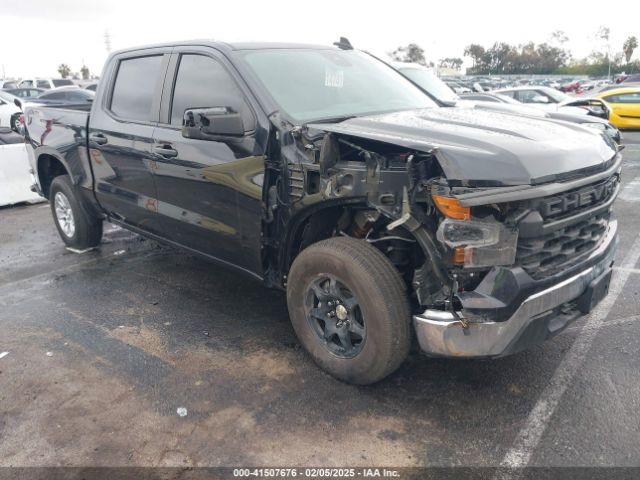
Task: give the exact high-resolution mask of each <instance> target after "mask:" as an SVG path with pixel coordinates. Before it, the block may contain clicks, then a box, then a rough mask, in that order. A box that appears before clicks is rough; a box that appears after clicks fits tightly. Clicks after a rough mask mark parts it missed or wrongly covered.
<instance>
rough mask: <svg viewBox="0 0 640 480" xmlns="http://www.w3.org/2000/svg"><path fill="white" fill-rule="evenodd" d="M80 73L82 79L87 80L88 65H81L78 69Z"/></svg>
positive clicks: (88, 74) (88, 73)
mask: <svg viewBox="0 0 640 480" xmlns="http://www.w3.org/2000/svg"><path fill="white" fill-rule="evenodd" d="M80 74H81V75H82V79H83V80H89V76H90V72H89V67H87V66H86V65H82V68H81V69H80Z"/></svg>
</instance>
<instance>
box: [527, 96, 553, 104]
mask: <svg viewBox="0 0 640 480" xmlns="http://www.w3.org/2000/svg"><path fill="white" fill-rule="evenodd" d="M531 101H532V102H533V103H549V99H548V98H547V97H545V96H544V95H536V96H535V97H533V98H532V99H531Z"/></svg>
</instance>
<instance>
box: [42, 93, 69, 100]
mask: <svg viewBox="0 0 640 480" xmlns="http://www.w3.org/2000/svg"><path fill="white" fill-rule="evenodd" d="M42 98H46V99H49V100H65V99H66V98H67V92H53V93H50V94H49V95H44V96H43V97H42Z"/></svg>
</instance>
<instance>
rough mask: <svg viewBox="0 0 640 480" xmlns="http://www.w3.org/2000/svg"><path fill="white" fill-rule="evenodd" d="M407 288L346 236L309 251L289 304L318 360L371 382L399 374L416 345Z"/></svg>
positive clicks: (366, 247) (380, 259)
mask: <svg viewBox="0 0 640 480" xmlns="http://www.w3.org/2000/svg"><path fill="white" fill-rule="evenodd" d="M405 288H406V287H405V284H404V282H403V281H402V278H401V277H400V274H399V272H398V271H397V270H396V268H395V267H394V266H393V264H392V263H391V262H390V261H389V260H388V259H387V258H386V257H385V256H384V255H383V254H382V253H381V252H380V251H379V250H377V249H375V248H374V247H372V246H371V245H370V244H368V243H367V242H365V241H363V240H356V239H352V238H346V237H339V238H331V239H328V240H323V241H321V242H318V243H316V244H314V245H311V246H310V247H308V248H307V249H305V250H304V251H303V252H302V253H300V255H299V256H298V257H297V258H296V260H295V261H294V263H293V266H292V267H291V271H290V273H289V278H288V282H287V303H288V307H289V315H290V317H291V322H292V324H293V327H294V330H295V331H296V334H297V336H298V338H299V339H300V342H301V343H302V344H303V346H304V347H305V348H306V349H307V351H308V352H309V354H310V355H311V356H312V357H313V359H314V360H315V362H316V363H317V364H318V365H319V366H320V367H322V368H323V369H324V370H326V371H327V372H328V373H330V374H331V375H333V376H335V377H336V378H339V379H341V380H344V381H347V382H350V383H356V384H362V385H364V384H370V383H374V382H377V381H379V380H381V379H383V378H384V377H386V376H387V375H389V374H390V373H392V372H393V371H395V370H396V369H397V368H398V367H399V366H400V364H401V363H402V362H403V360H404V359H405V358H406V356H407V354H408V352H409V347H410V344H411V324H410V314H409V305H408V300H407V296H406V293H405Z"/></svg>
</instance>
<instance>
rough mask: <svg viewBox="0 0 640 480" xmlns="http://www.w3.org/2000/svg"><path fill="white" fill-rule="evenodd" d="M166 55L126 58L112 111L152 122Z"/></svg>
mask: <svg viewBox="0 0 640 480" xmlns="http://www.w3.org/2000/svg"><path fill="white" fill-rule="evenodd" d="M161 64H162V55H154V56H150V57H138V58H131V59H128V60H122V61H121V62H120V65H119V66H118V73H117V75H116V81H115V84H114V86H113V94H112V96H111V111H112V112H113V113H114V114H116V115H118V116H119V117H122V118H126V119H129V120H139V121H152V120H154V119H155V118H156V117H157V112H152V111H151V109H152V104H153V96H154V93H155V91H156V85H157V82H158V80H159V79H160V66H161Z"/></svg>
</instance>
